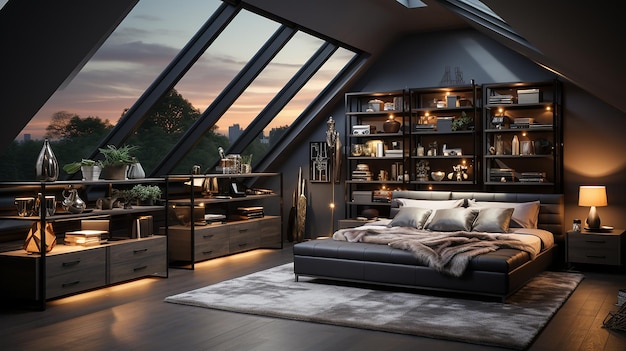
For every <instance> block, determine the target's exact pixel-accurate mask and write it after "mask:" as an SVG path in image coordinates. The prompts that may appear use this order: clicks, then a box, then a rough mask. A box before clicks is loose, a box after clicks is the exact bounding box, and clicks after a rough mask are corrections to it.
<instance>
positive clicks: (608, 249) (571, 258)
mask: <svg viewBox="0 0 626 351" xmlns="http://www.w3.org/2000/svg"><path fill="white" fill-rule="evenodd" d="M624 235H626V231H625V230H624V229H614V230H612V231H610V232H593V231H588V230H583V231H581V232H574V231H569V232H567V236H566V239H565V240H566V241H567V245H566V247H567V253H566V255H567V262H569V263H590V264H603V265H612V266H621V265H622V264H623V263H624V257H623V256H624V251H625V250H624V245H625V244H626V238H625V237H624Z"/></svg>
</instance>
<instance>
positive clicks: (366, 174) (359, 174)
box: [352, 170, 372, 181]
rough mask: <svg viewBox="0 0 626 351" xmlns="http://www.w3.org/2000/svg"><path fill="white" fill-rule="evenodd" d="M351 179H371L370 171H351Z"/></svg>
mask: <svg viewBox="0 0 626 351" xmlns="http://www.w3.org/2000/svg"><path fill="white" fill-rule="evenodd" d="M352 180H368V181H369V180H372V172H370V171H357V170H354V171H352Z"/></svg>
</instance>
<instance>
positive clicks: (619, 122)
mask: <svg viewBox="0 0 626 351" xmlns="http://www.w3.org/2000/svg"><path fill="white" fill-rule="evenodd" d="M446 66H450V68H451V70H452V73H454V68H455V67H457V66H458V67H459V68H460V69H461V70H462V72H463V77H464V79H465V82H466V83H469V82H470V80H471V79H474V80H475V82H476V83H477V84H487V83H494V82H516V81H544V80H551V79H554V78H555V76H554V75H553V74H552V73H550V72H549V71H547V70H545V69H543V68H541V67H540V66H538V65H537V64H535V63H534V62H532V61H530V60H528V59H527V58H525V57H523V56H521V55H519V54H517V53H515V52H513V51H511V50H509V49H507V48H506V47H504V46H502V45H500V44H498V43H496V42H495V41H493V40H491V39H489V38H487V37H486V36H484V35H482V34H480V33H478V32H476V31H473V30H460V31H446V32H437V33H429V34H419V35H412V36H407V37H404V38H402V39H401V40H399V41H397V42H396V43H395V44H393V45H391V46H390V47H389V48H388V49H387V53H386V55H384V56H383V57H381V58H380V60H378V61H377V62H376V63H375V64H374V65H372V66H371V67H370V68H369V69H368V71H366V72H363V74H362V76H361V78H360V80H358V81H357V83H355V84H354V85H353V86H352V87H350V88H349V90H348V91H384V90H397V89H402V88H420V87H432V86H439V85H440V84H439V83H440V81H441V79H442V77H443V74H444V70H445V67H446ZM333 111H334V112H333V114H332V116H333V118H335V119H336V120H337V126H338V128H339V130H340V131H341V135H342V137H343V136H345V130H344V129H343V128H342V127H343V126H345V116H344V113H343V112H344V106H343V105H342V104H340V105H338V106H336V107H335V108H334V109H333ZM563 115H564V143H565V144H564V146H565V148H564V164H565V176H564V178H565V179H564V180H565V187H564V188H565V198H566V214H565V220H566V223H570V222H571V221H572V219H573V218H583V219H584V218H585V217H586V215H587V212H588V208H582V207H578V206H577V201H578V186H579V185H592V184H603V185H606V186H607V192H608V197H609V207H606V208H600V209H599V212H600V216H601V218H602V221H603V224H609V225H615V226H617V227H622V228H626V218H625V217H624V216H622V215H621V214H622V213H624V209H625V207H626V200H624V199H622V196H621V194H623V193H624V190H625V189H624V187H625V186H624V182H623V181H622V180H621V179H622V178H623V176H622V175H623V174H624V171H625V168H626V157H624V155H623V154H622V151H621V150H624V149H625V146H626V140H625V138H622V137H620V134H621V132H622V130H623V127H624V124H625V123H626V122H625V121H626V116H625V115H624V114H623V113H621V112H619V111H618V110H616V109H614V108H612V107H610V106H608V105H607V104H605V103H603V102H601V101H600V100H598V99H596V98H594V97H593V96H591V95H590V94H587V93H586V92H585V91H584V90H582V89H580V88H577V87H576V86H574V85H572V84H569V83H567V82H565V84H564V110H563ZM322 118H323V119H324V123H320V124H319V125H317V126H311V129H312V130H313V132H312V134H311V135H310V136H309V139H308V141H322V140H324V132H325V130H326V124H325V119H327V118H328V116H320V119H322ZM308 147H309V146H308V142H304V143H302V144H301V145H299V147H298V148H294V149H293V153H292V156H291V158H290V159H289V161H288V162H286V163H285V165H284V167H283V168H282V170H281V171H282V172H283V174H284V177H285V178H284V179H285V193H286V197H285V204H286V206H285V213H286V214H287V213H288V210H289V207H290V205H291V200H290V196H289V195H290V194H291V191H292V190H293V188H294V187H295V186H296V183H297V181H296V180H295V178H297V170H298V168H299V167H302V169H303V173H304V174H306V175H307V179H308V174H309V173H308V172H309V166H308ZM345 173H346V172H345V169H344V172H343V178H344V179H345ZM331 191H332V187H331V184H320V183H317V184H309V187H308V191H307V194H308V216H307V221H308V222H307V237H317V236H326V235H328V234H329V233H330V223H331V211H330V210H329V207H328V204H329V203H330V202H331ZM344 191H345V189H344V187H343V185H342V184H338V185H336V188H335V194H336V202H337V208H336V210H335V213H334V219H335V222H336V221H337V220H338V219H341V218H343V217H344V213H345V212H344V210H345V205H344V202H343V200H344ZM285 218H286V217H285Z"/></svg>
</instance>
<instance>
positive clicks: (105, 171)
mask: <svg viewBox="0 0 626 351" xmlns="http://www.w3.org/2000/svg"><path fill="white" fill-rule="evenodd" d="M127 168H128V166H127V165H123V166H104V168H102V178H104V179H108V180H125V179H126V170H127Z"/></svg>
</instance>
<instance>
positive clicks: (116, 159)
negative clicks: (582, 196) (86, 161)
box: [98, 145, 138, 180]
mask: <svg viewBox="0 0 626 351" xmlns="http://www.w3.org/2000/svg"><path fill="white" fill-rule="evenodd" d="M137 148H138V147H137V146H133V145H124V146H122V147H119V148H118V147H116V146H115V145H107V147H106V148H99V149H98V150H100V153H101V154H102V156H103V157H104V159H103V160H102V161H101V162H102V176H103V178H104V179H122V180H123V179H126V171H127V169H128V166H129V165H131V164H133V163H136V162H137V160H136V158H135V157H133V155H132V153H131V152H132V151H134V150H136V149H137Z"/></svg>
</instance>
